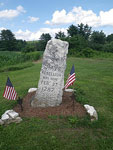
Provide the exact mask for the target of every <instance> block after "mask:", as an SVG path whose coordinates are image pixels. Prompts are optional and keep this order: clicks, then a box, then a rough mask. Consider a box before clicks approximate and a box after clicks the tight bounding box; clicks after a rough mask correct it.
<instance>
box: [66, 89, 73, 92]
mask: <svg viewBox="0 0 113 150" xmlns="http://www.w3.org/2000/svg"><path fill="white" fill-rule="evenodd" d="M65 91H66V92H73V91H74V90H73V89H65Z"/></svg>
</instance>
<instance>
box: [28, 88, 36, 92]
mask: <svg viewBox="0 0 113 150" xmlns="http://www.w3.org/2000/svg"><path fill="white" fill-rule="evenodd" d="M36 90H37V88H30V89H29V90H28V93H30V92H34V91H36Z"/></svg>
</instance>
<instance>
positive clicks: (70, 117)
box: [67, 116, 78, 125]
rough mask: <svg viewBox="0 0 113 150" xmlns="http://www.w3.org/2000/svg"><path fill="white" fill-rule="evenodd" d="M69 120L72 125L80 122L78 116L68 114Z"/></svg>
mask: <svg viewBox="0 0 113 150" xmlns="http://www.w3.org/2000/svg"><path fill="white" fill-rule="evenodd" d="M67 120H68V121H69V123H70V124H71V125H76V124H77V122H78V118H77V116H68V117H67Z"/></svg>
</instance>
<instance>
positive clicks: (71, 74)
mask: <svg viewBox="0 0 113 150" xmlns="http://www.w3.org/2000/svg"><path fill="white" fill-rule="evenodd" d="M74 71H75V69H74V65H73V66H72V69H71V72H70V75H69V77H68V79H67V81H66V84H65V87H64V88H65V89H67V88H68V87H69V86H70V85H72V84H73V83H74V81H75V80H76V78H75V72H74Z"/></svg>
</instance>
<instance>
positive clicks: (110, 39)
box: [0, 23, 113, 55]
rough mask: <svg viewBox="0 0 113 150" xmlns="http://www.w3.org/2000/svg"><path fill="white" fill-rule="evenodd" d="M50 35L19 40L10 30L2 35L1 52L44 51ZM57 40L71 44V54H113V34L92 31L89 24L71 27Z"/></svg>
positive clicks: (0, 41)
mask: <svg viewBox="0 0 113 150" xmlns="http://www.w3.org/2000/svg"><path fill="white" fill-rule="evenodd" d="M51 38H52V37H51V35H50V34H49V33H43V34H42V35H41V36H40V39H39V40H37V41H25V40H18V39H16V38H15V35H14V34H13V33H12V32H11V31H10V30H2V31H1V33H0V51H21V52H31V51H44V50H45V46H46V44H47V42H48V41H49V40H50V39H51ZM55 38H56V39H61V40H64V41H68V42H69V54H72V55H74V54H76V53H79V54H82V53H84V54H86V55H87V54H88V53H93V52H94V51H104V52H112V53H113V34H110V35H107V36H106V34H105V33H104V32H103V31H92V27H90V26H88V25H87V24H86V25H84V24H82V23H81V24H79V25H77V26H75V25H70V26H69V27H68V29H67V35H65V33H64V32H62V31H59V32H58V33H55Z"/></svg>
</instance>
